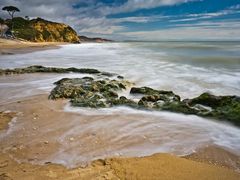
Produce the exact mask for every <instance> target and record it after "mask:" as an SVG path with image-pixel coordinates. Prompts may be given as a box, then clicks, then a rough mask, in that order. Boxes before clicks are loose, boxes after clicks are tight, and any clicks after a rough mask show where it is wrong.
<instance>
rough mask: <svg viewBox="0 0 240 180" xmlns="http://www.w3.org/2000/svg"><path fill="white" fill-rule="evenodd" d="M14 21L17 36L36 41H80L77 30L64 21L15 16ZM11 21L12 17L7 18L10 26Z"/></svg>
mask: <svg viewBox="0 0 240 180" xmlns="http://www.w3.org/2000/svg"><path fill="white" fill-rule="evenodd" d="M12 21H13V22H14V35H15V36H16V37H17V38H21V39H25V40H27V41H34V42H70V43H79V42H80V39H79V37H78V35H77V32H76V31H75V30H73V28H71V27H70V26H68V25H66V24H63V23H57V22H51V21H47V20H44V19H41V18H36V19H32V20H27V19H24V18H22V17H15V18H13V20H12ZM11 23H12V22H11V20H10V19H9V20H6V24H7V25H8V26H9V27H10V25H11Z"/></svg>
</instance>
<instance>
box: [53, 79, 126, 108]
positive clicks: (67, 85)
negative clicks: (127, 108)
mask: <svg viewBox="0 0 240 180" xmlns="http://www.w3.org/2000/svg"><path fill="white" fill-rule="evenodd" d="M54 84H56V85H57V86H56V87H55V88H54V89H53V90H52V91H51V93H50V95H49V99H59V98H66V99H70V102H71V104H72V105H73V106H79V107H91V108H104V107H111V106H113V105H114V104H121V102H117V100H116V99H117V98H118V93H117V92H118V91H121V90H122V89H124V88H126V87H127V86H128V84H129V82H128V81H125V80H109V79H104V80H94V79H93V78H89V77H84V78H72V79H69V78H64V79H61V80H59V81H57V82H55V83H54Z"/></svg>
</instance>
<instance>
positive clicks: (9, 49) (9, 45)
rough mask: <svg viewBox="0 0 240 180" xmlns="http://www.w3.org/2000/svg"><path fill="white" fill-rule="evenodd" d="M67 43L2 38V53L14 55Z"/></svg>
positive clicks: (0, 41) (0, 39)
mask: <svg viewBox="0 0 240 180" xmlns="http://www.w3.org/2000/svg"><path fill="white" fill-rule="evenodd" d="M63 44H67V43H64V42H41V43H37V42H29V41H22V40H9V39H2V38H0V54H2V55H13V54H16V53H17V54H19V53H30V52H34V51H40V50H46V49H49V48H58V45H63Z"/></svg>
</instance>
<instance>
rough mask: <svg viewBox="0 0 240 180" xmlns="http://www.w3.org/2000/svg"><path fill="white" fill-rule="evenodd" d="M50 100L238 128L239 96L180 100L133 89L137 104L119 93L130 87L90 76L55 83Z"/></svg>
mask: <svg viewBox="0 0 240 180" xmlns="http://www.w3.org/2000/svg"><path fill="white" fill-rule="evenodd" d="M55 84H56V85H57V86H56V87H55V88H54V89H53V90H52V92H51V94H50V96H49V98H50V99H58V98H68V99H71V103H72V105H73V106H80V107H90V108H105V107H112V106H129V107H132V108H137V109H145V110H157V111H161V110H164V111H171V112H176V113H184V114H194V115H198V116H203V117H211V118H214V119H220V120H226V121H229V122H232V123H234V124H236V125H240V97H237V96H214V95H211V94H209V93H203V94H202V95H200V96H199V97H196V98H193V99H185V100H183V101H181V100H180V96H178V95H176V94H174V93H173V92H172V91H162V90H155V89H152V88H149V87H132V88H131V91H130V93H131V94H132V95H138V96H139V95H142V97H141V98H140V100H139V101H138V102H136V101H134V100H133V99H128V98H126V97H124V96H121V97H119V95H118V92H119V91H121V90H124V89H126V88H127V87H129V85H131V83H130V82H128V81H125V80H123V79H121V80H119V79H118V80H110V79H104V80H94V79H93V78H91V77H84V78H73V79H68V78H64V79H61V80H60V81H57V82H56V83H55Z"/></svg>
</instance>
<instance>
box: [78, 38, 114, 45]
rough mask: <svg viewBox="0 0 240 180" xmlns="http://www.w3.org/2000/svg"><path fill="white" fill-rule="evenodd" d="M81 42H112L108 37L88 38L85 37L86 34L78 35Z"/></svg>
mask: <svg viewBox="0 0 240 180" xmlns="http://www.w3.org/2000/svg"><path fill="white" fill-rule="evenodd" d="M78 37H79V39H80V41H81V42H98V43H101V42H113V41H112V40H109V39H103V38H99V37H96V38H90V37H86V36H78Z"/></svg>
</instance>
